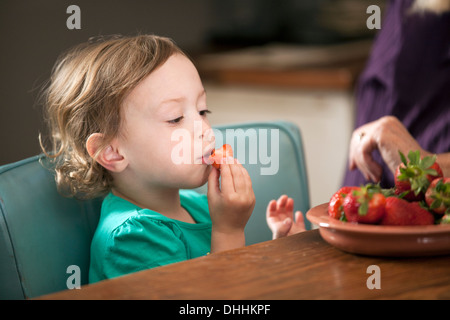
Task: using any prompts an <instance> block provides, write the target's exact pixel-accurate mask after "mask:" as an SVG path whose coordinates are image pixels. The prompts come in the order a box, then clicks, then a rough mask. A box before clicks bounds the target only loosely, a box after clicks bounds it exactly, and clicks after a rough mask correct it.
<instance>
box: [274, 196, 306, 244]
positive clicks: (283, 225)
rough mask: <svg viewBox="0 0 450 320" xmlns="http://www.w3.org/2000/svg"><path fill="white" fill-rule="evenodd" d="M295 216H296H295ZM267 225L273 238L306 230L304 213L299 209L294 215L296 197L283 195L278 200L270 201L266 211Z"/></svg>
mask: <svg viewBox="0 0 450 320" xmlns="http://www.w3.org/2000/svg"><path fill="white" fill-rule="evenodd" d="M294 216H295V217H294ZM266 220H267V225H268V226H269V228H270V230H271V231H272V234H273V239H278V238H281V237H286V236H290V235H292V234H295V233H299V232H303V231H305V230H306V229H305V223H304V221H303V214H302V213H301V212H300V211H297V212H296V213H295V215H294V199H292V198H289V197H288V196H287V195H282V196H281V197H280V198H278V201H276V200H272V201H270V202H269V204H268V206H267V211H266Z"/></svg>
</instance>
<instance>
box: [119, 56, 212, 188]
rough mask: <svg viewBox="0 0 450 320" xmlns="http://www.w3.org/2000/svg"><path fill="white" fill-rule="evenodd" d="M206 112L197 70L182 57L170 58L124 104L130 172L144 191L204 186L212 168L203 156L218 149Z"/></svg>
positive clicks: (122, 144) (124, 140) (124, 134)
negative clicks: (147, 188) (146, 188)
mask: <svg viewBox="0 0 450 320" xmlns="http://www.w3.org/2000/svg"><path fill="white" fill-rule="evenodd" d="M207 113H208V107H207V105H206V93H205V89H204V88H203V85H202V82H201V80H200V77H199V75H198V72H197V70H196V68H195V67H194V65H193V64H192V63H191V61H190V60H189V59H187V58H186V57H185V56H183V55H181V54H175V55H173V56H171V57H170V58H169V59H168V60H167V61H166V62H165V63H164V64H163V65H162V66H160V67H159V68H158V69H156V70H155V71H153V72H152V73H151V74H150V75H149V76H147V78H145V79H144V80H143V81H142V82H141V83H140V84H139V85H138V86H137V87H136V88H134V89H133V90H132V91H131V93H130V94H129V95H128V96H127V97H126V99H125V101H124V107H123V124H122V127H121V134H120V136H119V137H118V140H119V146H120V148H121V150H119V151H120V152H121V153H122V155H123V156H124V157H126V158H127V160H128V166H127V168H126V169H125V170H128V173H130V174H131V175H130V176H131V177H132V178H133V179H135V180H136V183H140V184H141V185H142V187H144V188H145V187H158V188H161V187H163V188H164V187H166V188H178V189H183V188H195V187H199V186H201V185H203V184H204V183H205V182H206V181H207V178H208V175H209V172H210V170H211V168H210V166H208V165H206V164H204V162H202V156H204V155H207V154H210V153H211V150H212V149H213V148H214V136H213V135H212V130H211V127H210V125H209V121H208V119H207V117H206V115H207ZM180 162H181V163H180Z"/></svg>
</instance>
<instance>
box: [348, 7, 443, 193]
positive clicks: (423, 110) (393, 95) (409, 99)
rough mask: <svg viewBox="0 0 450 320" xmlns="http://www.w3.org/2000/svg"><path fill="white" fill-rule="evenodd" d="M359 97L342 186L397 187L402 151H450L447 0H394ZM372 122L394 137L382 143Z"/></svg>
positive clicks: (362, 81) (361, 82)
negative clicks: (371, 184)
mask: <svg viewBox="0 0 450 320" xmlns="http://www.w3.org/2000/svg"><path fill="white" fill-rule="evenodd" d="M356 104H357V115H356V129H355V131H354V133H353V135H352V138H351V142H350V152H349V157H350V158H349V168H348V169H347V171H346V175H345V178H344V185H360V184H364V183H366V182H367V181H370V180H371V181H376V182H380V185H381V186H382V187H392V186H393V184H394V176H393V173H392V168H390V166H391V167H392V166H393V165H394V164H395V163H397V164H398V163H399V162H400V158H399V156H398V151H399V150H401V151H402V152H404V153H405V154H407V153H408V151H409V150H422V151H423V152H424V153H426V152H431V153H437V154H444V153H447V152H449V151H450V0H416V1H413V0H395V1H394V0H391V1H389V4H388V8H387V12H386V15H385V17H384V21H383V23H382V25H381V30H380V31H379V33H378V34H377V37H376V39H375V42H374V46H373V48H372V54H371V56H370V58H369V61H368V64H367V66H366V69H365V70H364V72H363V73H362V75H361V77H360V79H359V83H358V87H357V92H356ZM384 116H392V117H384ZM369 124H370V125H369ZM375 127H377V130H378V133H377V134H378V135H380V134H381V132H382V130H385V131H384V132H385V133H386V134H385V135H384V140H383V141H384V142H386V137H388V136H389V134H390V135H391V139H393V141H392V142H393V143H390V144H386V143H385V144H383V145H382V144H380V143H381V142H382V141H381V140H380V139H379V140H378V141H377V140H376V139H375V133H376V131H375ZM383 128H384V129H383ZM388 129H390V131H389V132H388V131H387V130H388ZM380 130H381V131H380ZM396 130H397V131H396ZM395 132H397V134H396V133H395ZM388 133H389V134H388ZM402 139H403V140H402ZM401 141H404V143H401ZM386 148H391V149H389V150H388V149H386ZM380 151H382V152H380ZM387 154H389V157H388V156H387ZM388 158H389V160H388ZM441 159H442V161H446V160H445V159H447V158H445V157H444V158H442V156H441ZM386 161H387V162H388V163H386ZM356 168H358V169H359V170H355V169H356ZM369 168H370V170H369Z"/></svg>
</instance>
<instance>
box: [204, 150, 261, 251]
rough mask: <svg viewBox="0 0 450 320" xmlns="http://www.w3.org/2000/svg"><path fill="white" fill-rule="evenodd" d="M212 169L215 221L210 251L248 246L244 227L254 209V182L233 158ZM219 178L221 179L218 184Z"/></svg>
mask: <svg viewBox="0 0 450 320" xmlns="http://www.w3.org/2000/svg"><path fill="white" fill-rule="evenodd" d="M226 162H227V163H224V164H222V165H221V168H220V172H219V170H217V169H215V168H212V171H211V173H210V175H209V178H208V192H207V195H208V204H209V211H210V215H211V221H212V234H211V252H217V251H222V250H227V249H232V248H236V247H242V246H244V245H245V235H244V228H245V225H246V224H247V221H248V219H249V218H250V215H251V214H252V212H253V208H254V207H255V194H254V193H253V188H252V182H251V179H250V176H249V174H248V172H247V170H245V168H244V167H243V166H242V165H241V164H240V163H239V162H238V161H237V160H234V159H233V158H228V159H227V161H226ZM219 176H221V177H222V180H221V183H220V184H219Z"/></svg>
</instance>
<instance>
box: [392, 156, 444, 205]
mask: <svg viewBox="0 0 450 320" xmlns="http://www.w3.org/2000/svg"><path fill="white" fill-rule="evenodd" d="M399 154H400V158H401V159H402V163H401V164H400V165H399V166H398V167H397V170H396V172H395V177H394V180H395V194H396V195H401V196H402V197H403V198H404V199H406V200H409V201H420V200H423V199H424V195H425V192H426V190H427V189H428V186H429V185H430V183H431V181H432V180H433V179H435V178H437V177H442V176H443V174H442V170H441V168H440V166H439V164H438V163H437V162H436V155H433V156H426V157H424V158H423V159H421V158H420V152H419V151H410V152H409V153H408V159H409V161H408V160H407V159H406V158H405V156H404V155H403V153H401V152H400V151H399Z"/></svg>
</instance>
